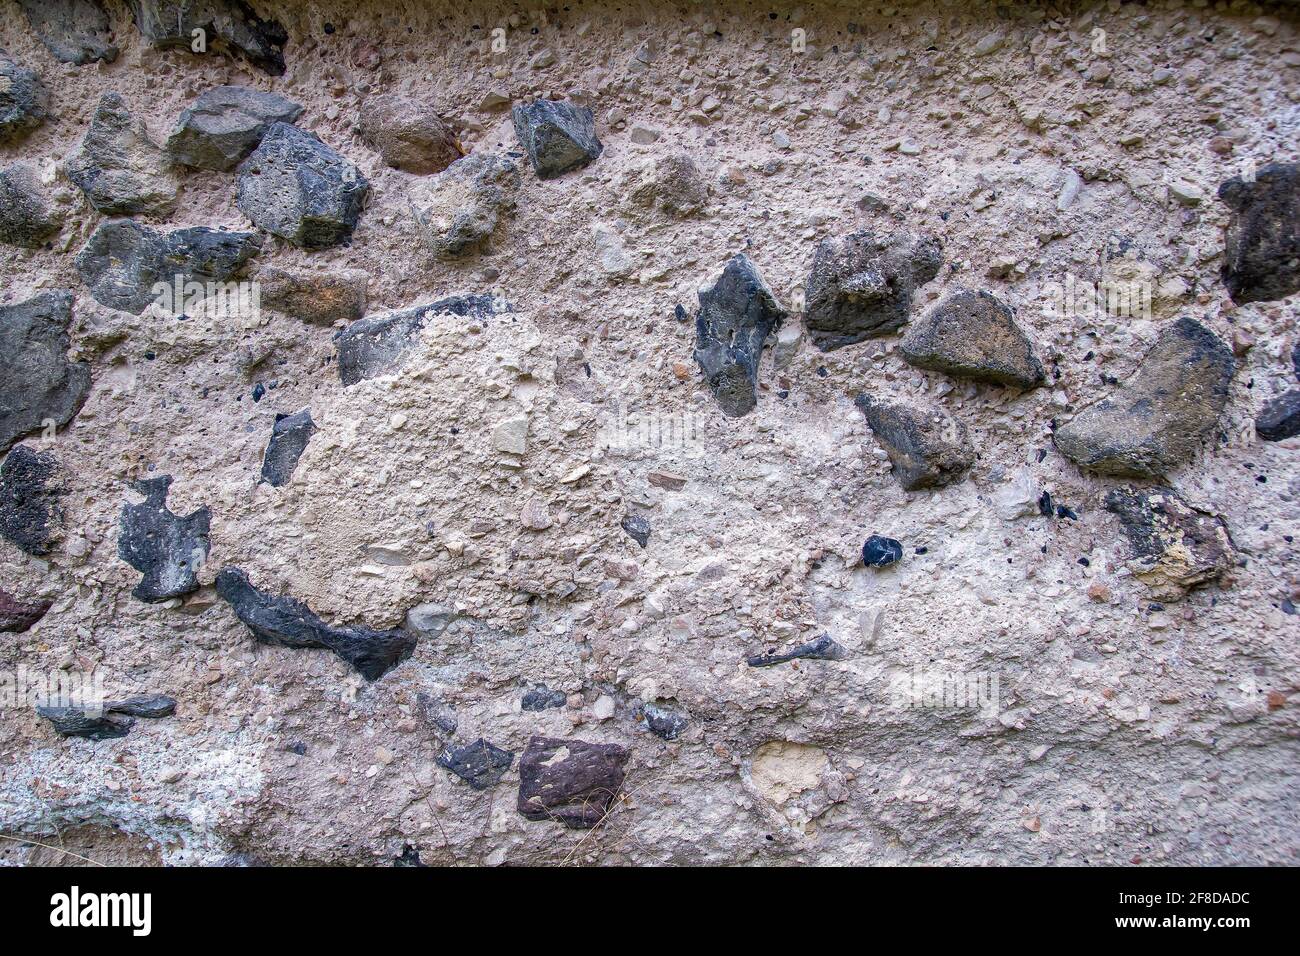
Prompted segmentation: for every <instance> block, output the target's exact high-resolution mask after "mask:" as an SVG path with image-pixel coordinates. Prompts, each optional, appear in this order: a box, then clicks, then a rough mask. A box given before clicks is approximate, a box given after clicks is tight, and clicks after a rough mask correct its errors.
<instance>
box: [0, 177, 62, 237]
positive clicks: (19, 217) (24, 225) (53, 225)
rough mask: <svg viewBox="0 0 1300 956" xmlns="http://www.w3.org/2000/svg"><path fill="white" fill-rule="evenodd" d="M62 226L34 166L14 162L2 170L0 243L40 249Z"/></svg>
mask: <svg viewBox="0 0 1300 956" xmlns="http://www.w3.org/2000/svg"><path fill="white" fill-rule="evenodd" d="M62 225H63V215H62V213H61V212H60V211H59V210H58V209H57V208H56V207H55V205H54V198H53V195H52V194H51V192H50V191H49V190H48V189H46V188H45V186H44V185H42V183H41V180H40V176H39V174H38V173H37V172H36V169H35V167H33V166H32V165H30V164H29V163H14V164H13V165H11V166H6V167H5V168H4V169H3V170H0V242H6V243H8V244H9V245H11V246H22V247H24V248H27V249H39V248H40V247H41V246H43V245H44V244H45V243H46V241H48V240H49V239H51V238H52V237H53V236H54V235H56V234H57V233H58V231H59V228H60V227H61V226H62Z"/></svg>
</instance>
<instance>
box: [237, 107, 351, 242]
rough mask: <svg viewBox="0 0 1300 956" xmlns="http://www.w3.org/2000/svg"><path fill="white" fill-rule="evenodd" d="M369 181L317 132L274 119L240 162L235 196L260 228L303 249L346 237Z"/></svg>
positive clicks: (239, 204)
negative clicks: (321, 139)
mask: <svg viewBox="0 0 1300 956" xmlns="http://www.w3.org/2000/svg"><path fill="white" fill-rule="evenodd" d="M369 194H370V183H369V181H367V179H366V177H365V176H363V175H362V174H361V170H359V169H357V167H356V166H354V165H353V164H352V163H350V162H348V161H347V160H346V159H344V158H343V157H342V156H340V155H339V154H338V153H337V152H335V151H334V150H333V149H331V148H330V147H328V146H326V145H325V144H324V143H322V142H321V141H320V139H319V138H318V137H317V136H316V135H315V134H313V133H308V132H306V131H305V130H301V129H299V128H298V127H296V126H290V125H288V124H287V123H272V124H271V128H270V129H269V130H267V132H266V135H265V136H264V137H263V138H262V142H261V143H259V144H258V147H257V149H255V150H253V152H252V153H251V154H250V155H249V157H248V158H247V159H245V160H244V161H243V162H242V163H240V164H239V185H238V189H237V192H236V197H235V202H236V203H237V204H238V206H239V208H240V210H241V211H242V212H243V214H244V215H245V216H247V217H248V218H249V219H251V220H252V221H253V223H254V224H255V225H256V226H257V227H258V228H259V229H265V230H266V231H267V232H269V233H273V234H274V235H277V236H279V237H280V238H282V239H286V240H288V241H289V242H291V243H293V244H294V245H295V246H301V247H302V248H304V249H327V248H329V247H331V246H337V245H339V244H340V243H344V242H347V241H348V240H350V239H351V238H352V232H353V230H354V229H356V227H357V219H358V218H360V216H361V211H362V209H364V208H365V203H366V197H367V196H368V195H369Z"/></svg>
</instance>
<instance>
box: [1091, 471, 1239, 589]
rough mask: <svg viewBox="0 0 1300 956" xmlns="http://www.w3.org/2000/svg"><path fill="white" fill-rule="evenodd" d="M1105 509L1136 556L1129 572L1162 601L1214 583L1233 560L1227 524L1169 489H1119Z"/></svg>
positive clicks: (1107, 501) (1114, 492)
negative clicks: (1131, 571)
mask: <svg viewBox="0 0 1300 956" xmlns="http://www.w3.org/2000/svg"><path fill="white" fill-rule="evenodd" d="M1106 510H1107V511H1109V512H1111V513H1112V514H1115V515H1117V516H1118V517H1119V520H1120V524H1121V525H1122V526H1123V528H1124V533H1125V535H1127V537H1128V540H1129V542H1130V543H1131V544H1132V545H1133V550H1134V551H1135V552H1136V556H1135V558H1134V561H1133V562H1132V565H1131V567H1132V569H1133V572H1134V574H1135V576H1136V577H1137V578H1138V579H1139V580H1141V581H1143V582H1144V583H1146V584H1147V585H1148V586H1150V587H1151V589H1152V590H1153V591H1154V592H1155V596H1156V597H1159V598H1161V599H1163V600H1173V599H1176V598H1179V597H1181V596H1182V595H1184V594H1185V593H1186V592H1187V591H1189V590H1190V589H1192V588H1195V587H1198V586H1200V585H1202V584H1208V583H1209V582H1211V581H1216V580H1218V579H1219V578H1220V577H1221V576H1222V575H1223V574H1224V572H1226V571H1228V570H1229V569H1230V568H1231V567H1232V566H1233V565H1234V564H1235V563H1236V559H1237V553H1236V550H1235V549H1234V547H1233V544H1232V537H1231V536H1230V534H1229V533H1228V526H1227V525H1226V524H1224V522H1223V520H1222V519H1221V518H1219V517H1217V516H1215V515H1212V514H1209V513H1207V512H1204V511H1201V510H1199V509H1197V508H1193V507H1192V506H1191V505H1189V504H1188V503H1187V502H1186V501H1185V500H1183V499H1182V498H1181V497H1179V495H1178V494H1176V493H1175V492H1174V491H1173V490H1172V489H1169V488H1152V489H1146V488H1118V489H1116V490H1114V491H1112V492H1111V493H1110V494H1108V495H1107V496H1106Z"/></svg>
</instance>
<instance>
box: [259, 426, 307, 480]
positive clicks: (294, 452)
mask: <svg viewBox="0 0 1300 956" xmlns="http://www.w3.org/2000/svg"><path fill="white" fill-rule="evenodd" d="M315 432H316V423H315V422H313V421H312V420H311V409H310V408H304V409H303V410H302V411H300V412H295V413H294V414H292V415H276V416H275V424H274V425H273V426H271V440H270V442H268V443H267V446H266V454H265V455H263V456H262V478H261V480H262V481H265V482H266V483H267V484H268V485H270V486H271V487H272V488H279V487H282V486H283V485H285V484H287V483H288V481H289V479H290V478H291V477H292V476H293V471H294V469H295V468H297V467H298V459H299V458H301V457H302V453H303V452H304V451H306V450H307V442H308V441H310V440H311V436H312V435H313V434H315Z"/></svg>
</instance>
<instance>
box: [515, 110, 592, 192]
mask: <svg viewBox="0 0 1300 956" xmlns="http://www.w3.org/2000/svg"><path fill="white" fill-rule="evenodd" d="M510 116H511V119H513V120H514V124H515V135H516V136H518V137H519V142H520V144H521V145H522V146H523V147H524V150H525V152H527V153H528V159H529V161H530V162H531V163H532V164H533V171H534V172H536V173H537V178H538V179H554V178H555V177H557V176H562V175H564V174H565V173H567V172H569V171H571V170H574V169H581V168H582V167H584V166H586V165H588V164H589V163H591V162H593V161H594V160H595V159H596V157H597V156H599V155H600V153H601V151H602V150H603V149H604V147H603V146H602V145H601V143H600V140H599V139H597V138H596V121H595V118H594V117H593V116H592V113H591V110H589V109H588V108H587V107H585V106H575V105H574V104H572V103H568V102H563V101H558V100H536V101H535V102H532V103H519V104H516V105H515V107H514V109H512V110H511V111H510Z"/></svg>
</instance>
